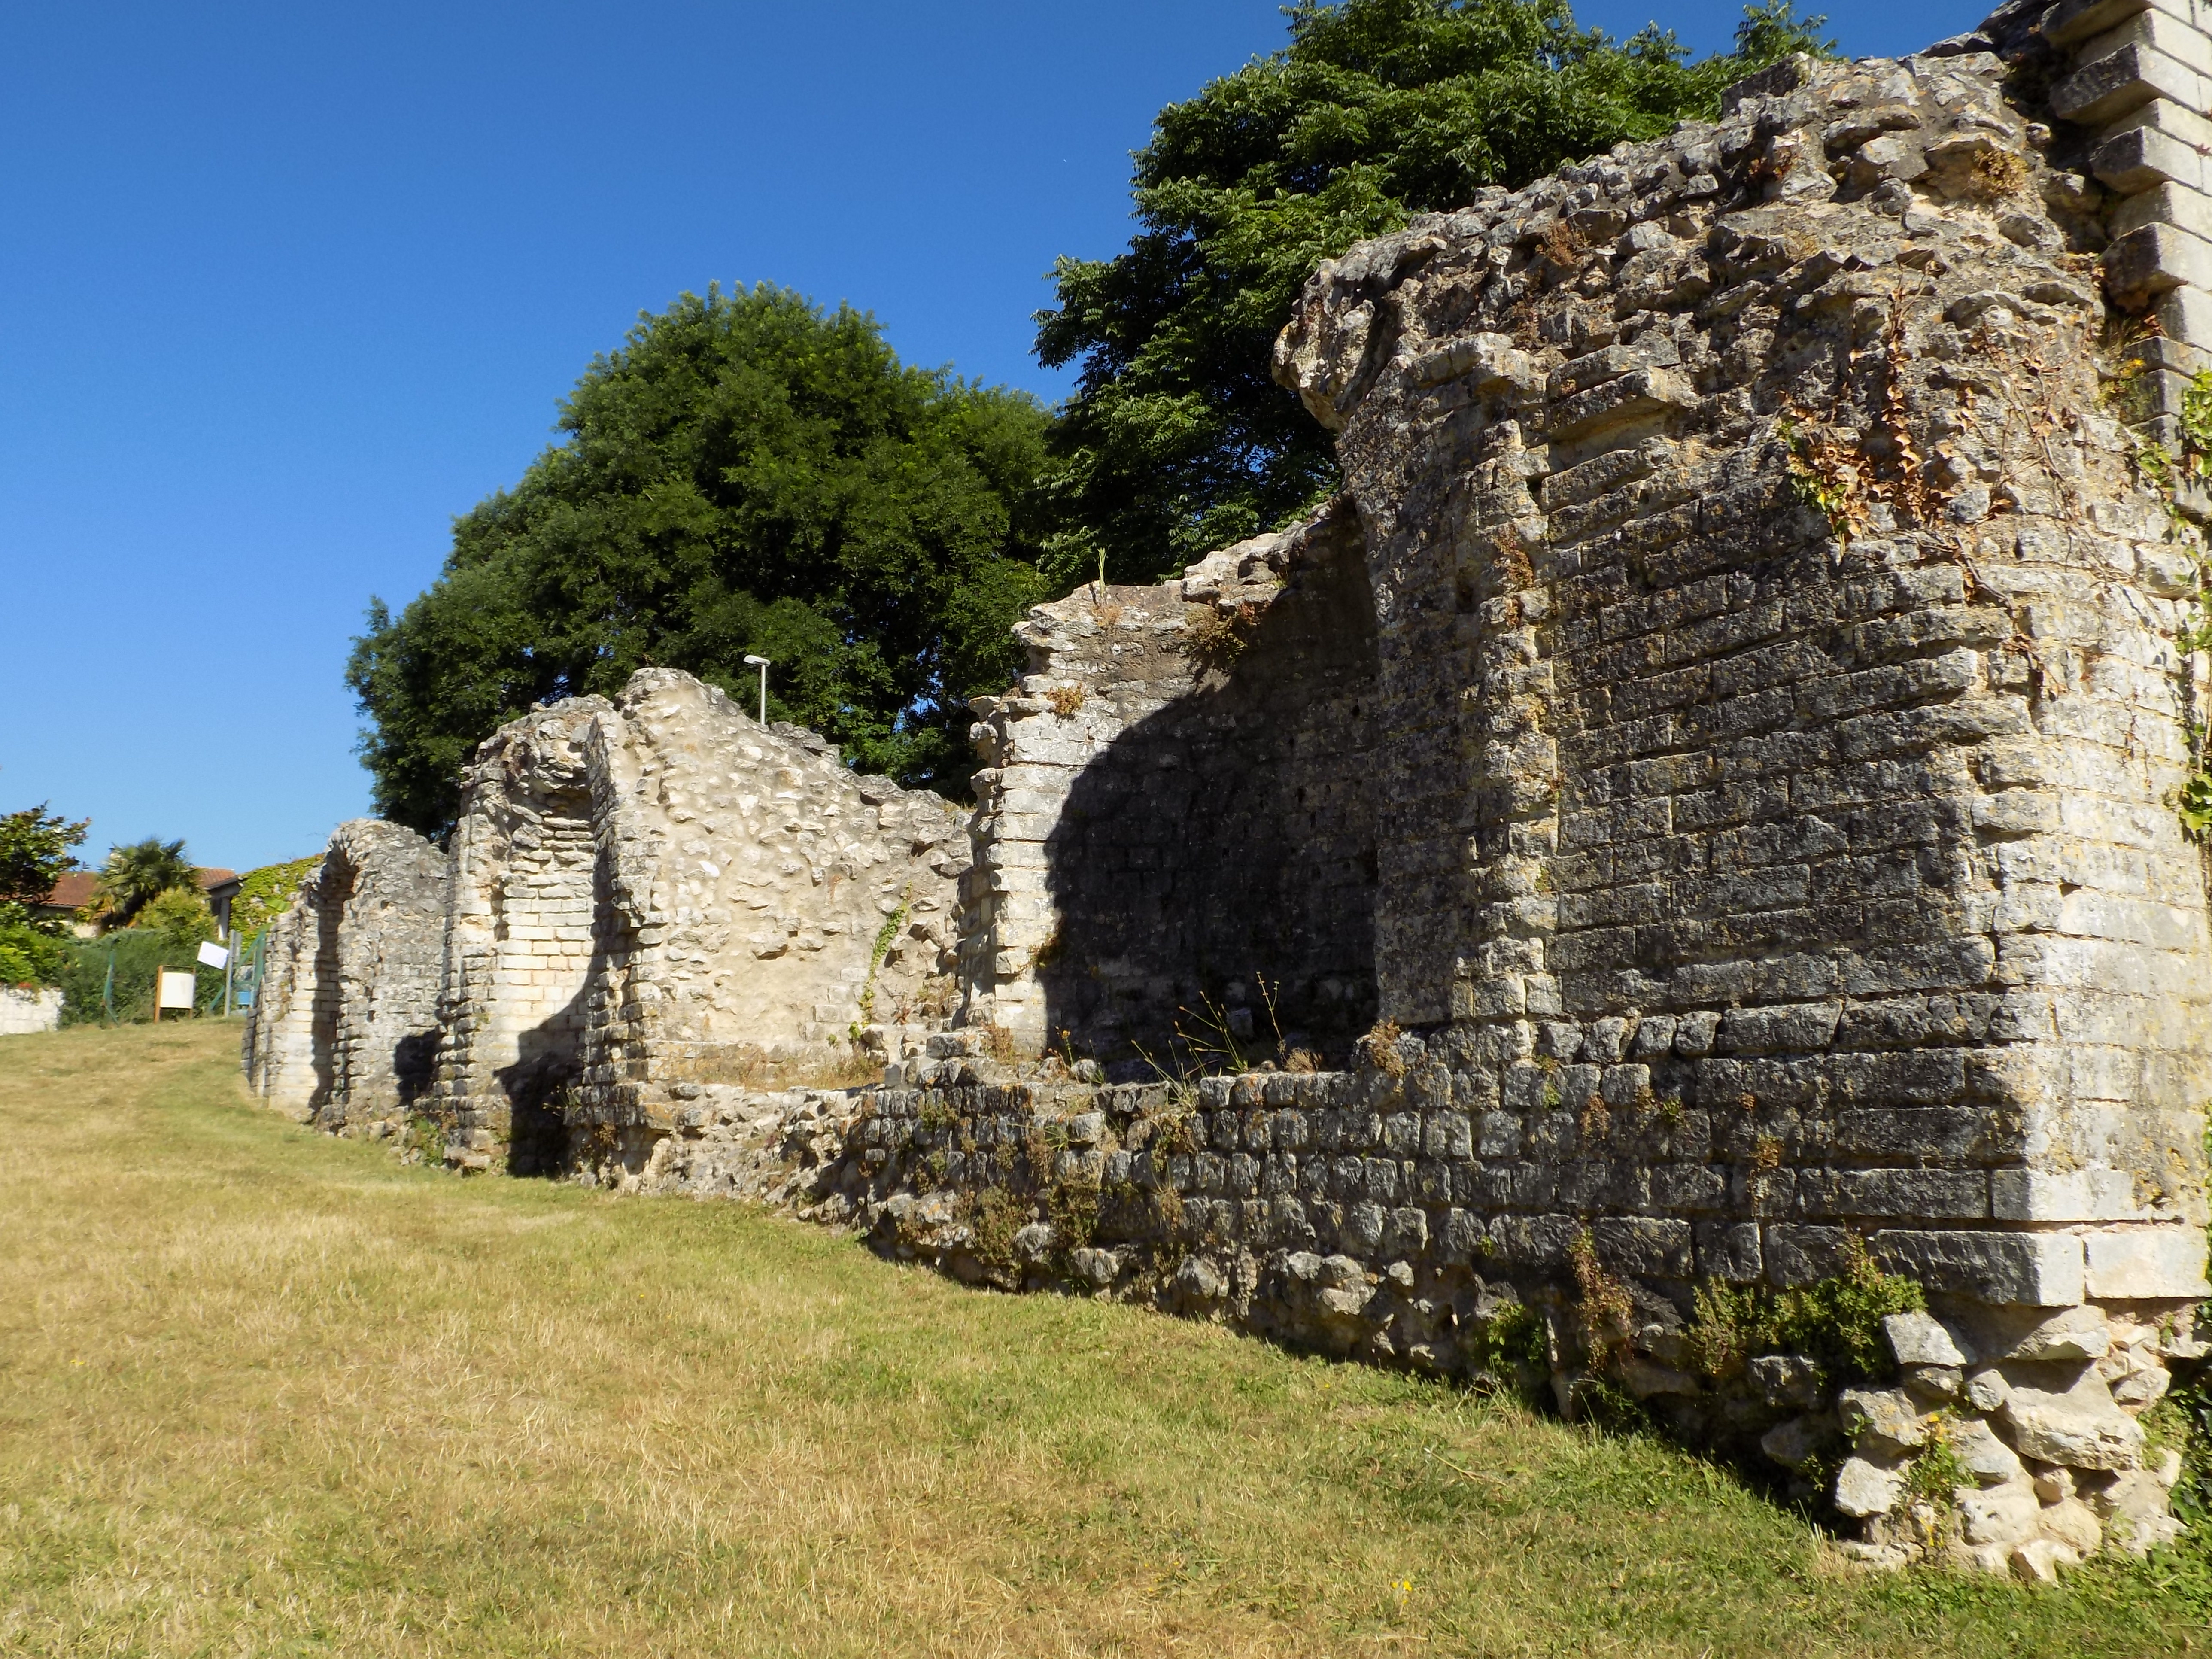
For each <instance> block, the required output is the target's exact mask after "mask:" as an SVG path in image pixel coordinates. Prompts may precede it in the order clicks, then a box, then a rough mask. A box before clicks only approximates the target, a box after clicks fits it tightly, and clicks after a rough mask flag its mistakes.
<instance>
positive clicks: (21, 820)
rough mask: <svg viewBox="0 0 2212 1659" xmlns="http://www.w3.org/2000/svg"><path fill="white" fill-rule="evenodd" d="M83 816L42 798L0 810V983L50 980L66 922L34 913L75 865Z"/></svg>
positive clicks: (59, 964) (57, 967) (58, 964)
mask: <svg viewBox="0 0 2212 1659" xmlns="http://www.w3.org/2000/svg"><path fill="white" fill-rule="evenodd" d="M90 827H91V825H90V823H89V821H88V820H79V821H77V822H76V823H71V822H70V820H69V819H67V818H65V817H61V816H60V815H59V814H58V813H53V812H49V811H46V804H45V803H43V802H41V803H40V805H36V806H27V807H25V808H24V809H23V810H22V811H20V812H8V813H0V985H27V984H37V985H51V984H52V983H54V982H55V981H57V980H58V978H59V977H60V975H61V972H62V968H63V964H64V951H63V949H62V946H61V944H60V939H61V937H62V935H63V934H64V932H65V931H66V924H64V922H62V921H58V920H56V919H54V918H52V917H45V916H40V915H34V914H33V912H34V910H35V908H36V907H37V906H39V905H40V904H43V903H45V902H46V895H47V894H49V893H51V892H52V891H53V890H54V884H55V883H56V882H58V881H59V880H60V879H61V878H63V877H64V876H65V875H67V874H68V873H69V872H70V871H72V870H74V869H76V854H74V853H73V852H72V851H71V850H70V849H72V848H77V847H81V846H82V845H83V844H84V837H85V832H86V830H87V829H89V828H90Z"/></svg>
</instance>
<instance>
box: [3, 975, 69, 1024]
mask: <svg viewBox="0 0 2212 1659" xmlns="http://www.w3.org/2000/svg"><path fill="white" fill-rule="evenodd" d="M61 1024H62V994H61V993H60V992H59V991H50V990H42V989H38V988H35V987H34V988H32V989H29V990H26V989H24V988H22V987H20V986H14V985H7V986H0V1036H27V1035H29V1034H30V1033H32V1032H34V1031H58V1030H60V1029H61Z"/></svg>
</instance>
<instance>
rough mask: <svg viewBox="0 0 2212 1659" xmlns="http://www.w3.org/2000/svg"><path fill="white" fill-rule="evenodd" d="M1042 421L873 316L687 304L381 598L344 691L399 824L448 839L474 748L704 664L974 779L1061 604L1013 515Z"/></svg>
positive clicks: (382, 807) (706, 672)
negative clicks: (416, 584) (432, 560)
mask: <svg viewBox="0 0 2212 1659" xmlns="http://www.w3.org/2000/svg"><path fill="white" fill-rule="evenodd" d="M1046 418H1047V417H1046V415H1045V412H1044V410H1042V408H1041V407H1040V406H1039V405H1038V404H1037V403H1036V400H1035V399H1034V398H1030V397H1029V396H1027V395H1026V394H1024V393H1021V392H1010V391H1006V390H1003V389H999V388H986V387H983V386H977V385H974V384H971V383H969V382H966V381H963V380H957V379H955V378H953V377H952V376H951V374H948V373H945V372H940V371H934V370H928V369H921V368H908V367H905V366H902V364H901V363H900V362H899V361H898V359H897V357H896V356H894V355H893V353H892V352H891V349H890V347H889V346H888V345H886V344H885V343H884V339H883V337H882V332H881V331H880V329H879V328H878V325H877V324H876V323H875V321H874V319H872V318H871V317H868V316H866V315H864V314H862V313H859V312H855V311H853V310H851V309H849V308H846V307H841V308H840V309H839V310H837V311H836V313H826V314H825V313H823V312H822V311H820V310H818V309H817V308H816V307H813V306H811V305H810V304H809V303H808V302H807V301H805V300H803V299H801V298H800V297H799V295H795V294H792V293H790V292H788V291H786V290H783V289H776V288H773V287H770V286H769V285H767V284H763V285H761V286H759V287H757V288H754V289H750V291H748V290H746V289H742V288H739V289H734V290H732V291H731V292H729V293H726V294H725V293H723V292H722V291H721V290H720V289H708V293H707V295H706V297H705V298H704V299H701V298H699V297H698V296H696V295H688V294H687V295H684V296H683V297H682V298H681V299H679V300H678V301H677V302H676V303H675V304H674V305H673V306H671V307H669V309H668V310H666V311H665V312H664V313H661V314H660V315H659V316H657V317H644V318H641V320H640V322H639V325H638V326H637V327H636V328H635V329H634V330H633V331H631V332H630V335H629V338H628V340H627V341H626V342H625V343H624V344H623V348H622V349H620V350H618V351H616V352H614V353H612V354H611V355H609V356H603V357H600V358H599V359H597V360H595V361H594V362H592V365H591V367H590V368H589V369H587V370H586V373H585V374H584V377H583V379H582V380H580V382H578V384H577V386H576V389H575V391H574V392H573V393H572V394H571V396H570V397H569V398H568V401H567V403H566V404H564V405H563V406H562V413H561V420H560V426H561V428H562V430H563V431H564V432H565V433H566V434H567V435H568V436H567V438H566V441H563V442H562V443H561V444H559V445H558V446H556V447H554V448H551V449H549V450H548V451H546V453H544V454H543V455H542V456H540V457H539V458H538V460H537V461H535V462H534V463H532V465H531V467H530V469H529V471H527V472H526V473H525V474H524V475H523V478H522V481H521V482H520V483H519V484H517V485H516V486H515V488H514V489H513V490H511V491H502V492H501V493H500V494H498V495H494V496H492V497H491V498H490V499H489V501H484V502H483V504H482V505H480V506H479V507H477V508H476V509H475V510H474V511H473V512H471V513H468V514H466V515H465V517H463V518H461V519H460V520H458V521H457V522H456V524H455V526H454V530H453V551H452V553H451V555H450V556H448V557H447V561H446V568H445V572H444V574H442V575H441V576H440V578H439V579H438V580H437V582H436V583H435V585H434V586H432V587H431V588H430V589H429V591H428V592H425V593H424V594H422V596H421V597H420V598H418V599H416V600H415V601H414V602H413V603H412V604H410V605H408V606H407V608H406V609H405V610H404V611H402V612H401V613H400V614H399V615H398V617H392V615H391V614H390V613H389V611H387V610H386V608H385V606H384V605H382V603H381V602H377V603H374V604H373V605H372V606H371V609H370V611H369V615H368V631H367V632H366V633H365V634H364V635H362V637H361V638H360V639H359V640H358V641H356V646H355V650H354V653H353V657H352V660H351V662H350V663H349V665H348V669H347V679H348V683H349V684H350V685H351V686H352V687H353V690H354V691H355V693H356V696H358V697H359V698H360V701H361V706H362V710H363V712H364V713H365V714H368V717H369V719H370V720H372V721H373V722H374V726H373V727H372V728H371V729H369V730H368V731H365V732H363V734H362V754H363V758H364V760H365V761H366V763H367V764H368V769H369V771H370V773H371V775H373V777H374V787H375V799H376V805H377V810H378V811H380V812H381V813H382V814H383V815H384V816H385V817H388V818H391V819H393V820H394V821H396V822H398V823H405V824H410V825H412V826H413V827H414V828H416V829H420V830H422V831H423V832H425V833H427V834H429V835H432V836H440V835H442V834H443V832H444V831H445V830H446V829H447V828H448V827H449V826H450V825H451V823H452V822H453V816H454V812H455V810H456V808H457V806H458V804H459V787H458V780H459V772H460V770H461V768H462V767H463V765H464V764H465V763H466V761H467V759H468V757H469V756H470V754H471V751H472V750H474V748H475V747H476V745H477V744H478V743H479V742H481V741H482V740H483V738H486V737H487V736H489V734H490V733H491V732H492V731H493V729H494V728H495V727H496V726H499V725H500V724H501V722H503V721H505V720H512V719H513V718H514V717H516V716H517V715H519V714H523V713H525V712H526V710H527V709H528V708H530V706H531V704H532V703H533V702H542V701H545V700H549V699H553V698H558V697H563V696H574V695H580V694H583V693H587V692H609V691H612V690H617V689H618V688H619V687H620V686H621V685H622V684H623V682H624V681H625V680H626V679H628V678H629V675H630V674H631V673H632V672H633V671H635V670H636V669H637V668H639V667H641V666H644V665H649V664H658V665H663V666H667V667H674V668H683V669H688V670H689V671H691V672H693V673H695V674H697V675H698V676H699V677H700V678H702V679H705V680H708V681H710V682H712V683H713V684H717V685H720V686H721V687H722V688H723V689H724V690H727V691H730V692H732V694H734V695H736V696H738V698H739V699H740V701H741V702H743V703H744V705H745V706H747V707H750V706H751V704H752V702H753V699H754V697H755V696H756V695H757V692H756V690H755V684H756V683H755V680H754V671H753V670H752V669H750V668H748V667H746V666H745V665H744V658H745V656H746V655H747V654H748V653H757V654H759V655H762V656H765V657H768V658H770V659H773V661H774V664H775V666H774V667H773V668H772V669H771V670H770V674H769V714H770V718H772V719H775V718H781V719H787V720H797V721H799V722H801V723H803V724H805V725H806V726H811V727H813V728H814V729H815V730H817V731H818V732H823V734H824V735H826V736H828V737H829V738H831V739H832V740H834V741H835V742H836V743H837V744H839V745H841V747H842V750H843V751H844V754H845V756H846V758H847V759H848V761H850V762H852V763H855V764H857V765H858V766H860V768H861V769H863V770H866V771H871V772H882V773H886V774H889V775H891V776H893V777H896V778H897V779H898V780H900V781H902V782H903V783H906V784H908V785H927V786H932V787H939V788H942V789H946V790H948V791H950V792H955V793H957V792H964V789H965V787H966V775H967V773H968V770H969V761H968V758H967V753H968V750H967V741H966V727H967V724H968V719H969V716H968V714H967V712H966V710H965V709H964V708H963V703H964V702H965V700H966V699H967V698H968V697H969V696H974V695H975V694H977V693H979V692H982V691H994V690H1000V689H1001V688H1002V687H1003V686H1004V685H1005V684H1006V679H1007V678H1008V676H1009V675H1010V673H1011V672H1012V670H1013V668H1014V666H1015V658H1014V647H1013V645H1012V641H1011V639H1010V637H1009V632H1008V630H1009V629H1010V628H1011V626H1012V623H1013V622H1014V620H1015V619H1016V618H1017V617H1018V616H1019V615H1020V614H1021V612H1022V611H1023V610H1024V608H1025V607H1026V606H1028V605H1030V604H1032V603H1034V602H1035V601H1036V599H1039V598H1041V597H1042V590H1041V588H1040V586H1039V582H1038V578H1037V574H1036V566H1035V563H1034V558H1033V555H1034V547H1033V545H1032V542H1031V538H1030V532H1029V530H1028V528H1027V526H1025V524H1024V521H1023V515H1022V513H1021V511H1020V508H1019V504H1020V502H1021V501H1023V500H1024V498H1025V496H1026V495H1027V493H1028V491H1029V489H1030V485H1031V483H1032V481H1033V479H1034V477H1035V475H1036V471H1037V469H1038V467H1039V465H1041V463H1042V446H1043V434H1044V428H1045V424H1046Z"/></svg>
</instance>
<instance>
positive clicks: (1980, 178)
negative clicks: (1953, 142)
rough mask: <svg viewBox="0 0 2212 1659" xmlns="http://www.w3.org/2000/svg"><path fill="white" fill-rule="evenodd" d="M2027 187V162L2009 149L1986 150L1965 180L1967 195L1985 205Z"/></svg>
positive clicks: (2016, 193)
mask: <svg viewBox="0 0 2212 1659" xmlns="http://www.w3.org/2000/svg"><path fill="white" fill-rule="evenodd" d="M2025 189H2027V161H2026V159H2025V158H2023V157H2022V156H2021V155H2017V154H2015V152H2014V151H2012V150H2008V149H1985V150H1984V151H1983V152H1982V153H1981V154H1980V155H1977V156H1976V157H1975V158H1974V170H1973V172H1972V173H1970V174H1969V175H1968V176H1967V179H1966V193H1967V194H1968V195H1970V196H1972V197H1974V198H1975V199H1976V200H1977V201H1982V202H2000V201H2002V200H2003V199H2004V198H2005V197H2008V196H2017V195H2019V194H2020V193H2021V191H2023V190H2025Z"/></svg>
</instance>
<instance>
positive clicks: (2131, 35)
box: [2052, 8, 2212, 108]
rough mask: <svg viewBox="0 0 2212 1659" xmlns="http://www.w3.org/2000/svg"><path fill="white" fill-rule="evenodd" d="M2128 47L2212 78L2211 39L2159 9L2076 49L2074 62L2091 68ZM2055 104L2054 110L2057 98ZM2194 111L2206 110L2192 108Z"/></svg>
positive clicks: (2191, 23)
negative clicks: (2162, 56) (2144, 50)
mask: <svg viewBox="0 0 2212 1659" xmlns="http://www.w3.org/2000/svg"><path fill="white" fill-rule="evenodd" d="M2127 46H2142V47H2145V48H2148V50H2150V51H2153V52H2162V53H2163V54H2165V55H2166V57H2168V58H2172V59H2174V60H2175V61H2177V62H2179V63H2181V64H2186V65H2187V66H2188V67H2189V68H2191V69H2192V70H2195V71H2196V72H2197V74H2198V75H2200V76H2203V75H2212V38H2208V37H2207V36H2206V35H2205V33H2204V31H2203V29H2202V28H2201V27H2198V26H2197V24H2196V23H2195V22H2194V21H2191V20H2189V19H2186V18H2183V17H2178V16H2175V15H2173V14H2172V13H2171V12H2167V11H2163V10H2160V9H2156V8H2149V9H2145V10H2142V11H2139V12H2137V13H2136V15H2134V16H2132V17H2129V18H2124V19H2122V20H2121V21H2118V22H2116V23H2114V24H2113V25H2112V27H2108V28H2106V29H2105V30H2104V31H2102V32H2101V33H2097V34H2094V35H2092V36H2090V37H2089V38H2088V39H2087V40H2083V41H2082V42H2081V45H2080V46H2077V47H2075V54H2074V55H2075V61H2076V62H2077V63H2080V64H2084V65H2087V64H2094V63H2097V62H2098V61H2100V60H2101V59H2103V58H2108V57H2110V56H2112V54H2113V53H2114V52H2118V51H2120V50H2121V49H2122V48H2124V47H2127ZM2052 101H2053V104H2054V106H2055V105H2056V103H2057V94H2053V100H2052ZM2202 107H2203V106H2202V105H2201V104H2192V105H2191V108H2202Z"/></svg>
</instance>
